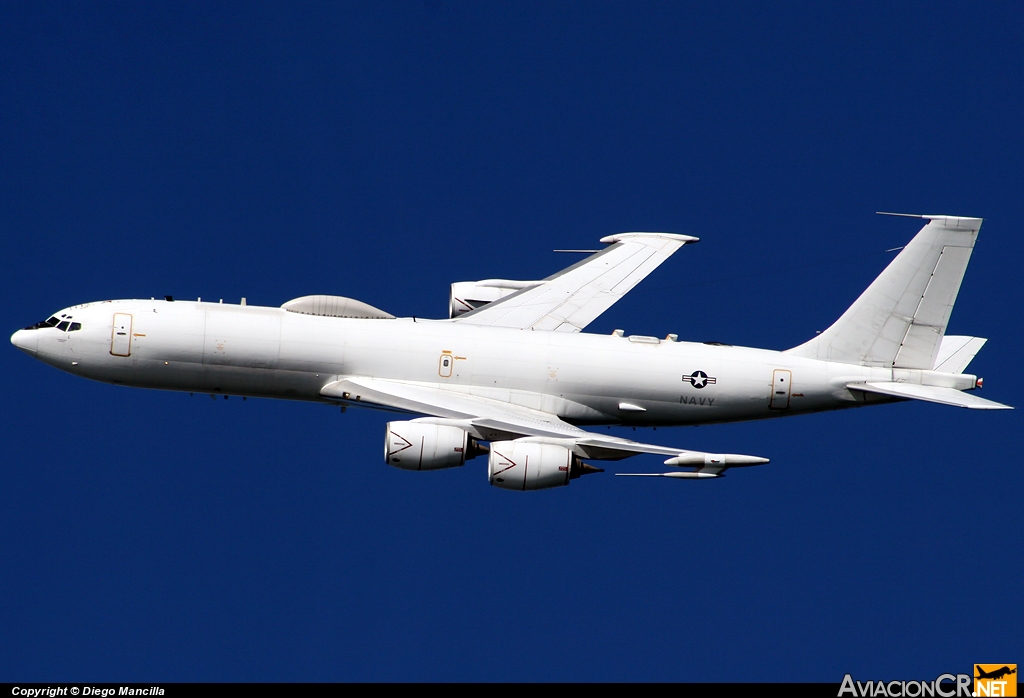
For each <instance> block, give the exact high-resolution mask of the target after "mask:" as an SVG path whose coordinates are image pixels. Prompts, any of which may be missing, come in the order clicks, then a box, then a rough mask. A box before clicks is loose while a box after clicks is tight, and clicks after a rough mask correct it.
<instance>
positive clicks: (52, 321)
mask: <svg viewBox="0 0 1024 698" xmlns="http://www.w3.org/2000/svg"><path fill="white" fill-rule="evenodd" d="M58 322H60V320H58V319H57V318H56V317H55V316H53V315H51V316H50V317H49V318H48V319H46V320H43V321H42V322H37V323H36V324H34V325H29V326H28V327H26V328H25V329H26V330H41V329H43V328H45V327H56V326H57V323H58Z"/></svg>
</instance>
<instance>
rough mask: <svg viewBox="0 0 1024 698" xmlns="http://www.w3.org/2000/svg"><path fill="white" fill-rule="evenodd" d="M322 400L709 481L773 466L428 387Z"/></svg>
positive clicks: (346, 385)
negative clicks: (645, 456)
mask: <svg viewBox="0 0 1024 698" xmlns="http://www.w3.org/2000/svg"><path fill="white" fill-rule="evenodd" d="M320 395H321V396H323V397H325V398H327V399H329V400H336V401H338V402H343V403H347V404H361V405H366V406H368V407H382V408H385V409H391V410H398V411H401V412H411V413H417V414H425V415H430V417H429V418H428V419H430V421H433V422H435V423H443V424H450V425H452V426H458V427H461V428H463V429H465V430H466V431H468V432H469V433H470V434H472V435H473V436H474V437H476V438H478V439H480V440H482V441H504V440H508V439H515V438H522V437H532V438H537V439H543V440H544V441H551V442H553V443H559V444H561V445H564V446H566V447H568V448H570V449H571V450H572V451H573V452H574V453H575V454H576V455H577V456H580V457H581V458H591V459H595V460H621V459H623V458H628V457H630V456H635V455H637V454H639V453H653V454H657V455H662V456H670V457H669V459H668V460H666V461H665V464H666V465H675V466H688V467H695V468H697V469H698V471H701V472H705V473H707V475H718V474H719V473H721V472H722V471H723V470H725V469H727V468H732V467H739V466H746V465H760V464H761V463H767V462H768V459H767V458H759V457H757V456H743V455H737V454H731V453H725V454H713V453H704V452H702V451H689V450H685V449H680V448H672V447H668V446H656V445H654V444H644V443H639V442H637V441H630V440H628V439H620V438H616V437H614V436H606V435H604V434H595V433H592V432H589V431H585V430H583V429H580V428H579V427H575V426H573V425H571V424H569V423H567V422H564V421H562V420H561V419H559V418H558V417H557V416H555V415H553V414H550V413H547V412H541V411H539V410H532V409H530V408H527V407H521V406H518V405H513V404H511V403H508V402H499V401H497V400H489V399H487V398H484V397H480V396H478V395H470V394H468V393H462V392H456V391H454V390H451V389H445V388H438V387H434V386H432V385H429V384H423V383H411V382H406V381H393V380H385V379H381V378H364V377H349V378H344V379H342V380H338V381H334V382H333V383H328V384H327V385H326V386H324V387H323V389H322V390H321V391H320ZM707 475H706V476H707Z"/></svg>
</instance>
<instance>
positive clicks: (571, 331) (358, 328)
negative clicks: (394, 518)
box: [11, 216, 1012, 490]
mask: <svg viewBox="0 0 1024 698" xmlns="http://www.w3.org/2000/svg"><path fill="white" fill-rule="evenodd" d="M916 217H919V218H924V219H927V221H928V222H927V224H926V225H925V226H924V227H923V228H922V229H921V231H920V232H919V233H918V234H917V235H916V236H915V237H914V239H913V240H912V241H911V242H910V243H909V244H908V245H907V246H906V247H905V248H904V249H903V251H902V252H900V253H899V255H898V256H897V257H896V258H895V259H894V260H893V261H892V263H890V264H889V266H888V267H886V269H885V270H884V271H883V272H882V273H881V275H880V276H879V277H878V278H877V279H875V281H874V282H873V283H872V284H871V285H870V286H869V287H868V289H867V290H866V291H864V293H863V294H861V296H860V298H858V299H857V301H856V302H855V303H854V304H853V305H852V306H850V308H849V309H848V310H847V311H846V312H845V313H843V315H842V317H840V318H839V320H837V321H836V322H835V324H833V325H832V326H831V327H829V328H828V329H827V330H825V331H824V332H822V333H820V334H818V335H817V336H816V337H814V338H813V339H811V340H810V341H808V342H805V343H804V344H801V345H800V346H797V347H794V348H792V349H788V350H786V351H781V352H780V351H769V350H765V349H749V348H744V347H735V346H729V345H725V344H719V343H704V344H701V343H693V342H681V341H678V340H677V338H676V336H675V335H669V336H668V337H667V338H666V339H658V338H657V337H644V336H635V335H634V336H625V335H624V334H623V332H622V331H621V330H616V331H615V332H613V333H612V334H611V336H599V335H593V334H583V333H581V330H583V329H584V328H585V327H586V326H587V325H588V324H590V323H591V322H592V321H593V320H594V319H595V318H597V317H598V316H599V315H600V314H601V313H603V312H604V311H605V310H607V309H608V308H609V307H611V306H612V305H613V304H614V303H615V302H616V301H617V300H619V299H620V298H622V297H623V296H624V295H625V294H626V293H627V292H629V290H630V289H632V288H633V287H634V286H635V285H636V284H637V283H639V282H640V281H641V280H642V279H643V278H644V277H645V276H647V275H648V274H649V273H650V272H651V271H653V270H654V269H655V268H656V267H658V265H660V264H661V263H662V262H664V261H665V260H666V259H667V258H668V257H669V256H670V255H672V254H673V253H674V252H676V250H678V249H679V248H681V247H682V246H683V245H686V244H689V243H694V242H697V240H698V239H697V238H695V237H690V236H687V235H675V234H671V233H622V234H618V235H611V236H608V237H605V238H603V239H602V240H601V242H602V243H606V244H607V245H608V247H607V248H606V249H603V250H601V251H600V252H597V253H596V254H593V255H591V256H589V257H587V258H585V259H583V260H582V261H580V262H578V263H577V264H574V265H572V266H570V267H569V268H567V269H564V270H562V271H560V272H559V273H557V274H555V275H553V276H550V277H548V278H546V279H543V280H541V281H510V280H503V279H490V280H486V281H476V282H463V283H456V284H453V285H452V293H451V312H450V317H449V318H448V319H444V320H424V319H421V318H415V317H414V318H396V317H394V316H392V315H390V314H388V313H386V312H383V311H381V310H378V309H376V308H373V307H371V306H369V305H366V304H365V303H361V302H359V301H356V300H353V299H350V298H343V297H340V296H305V297H303V298H297V299H295V300H292V301H289V302H287V303H285V304H284V305H283V306H281V307H280V308H270V307H257V306H247V305H246V304H245V299H242V304H241V305H233V304H224V303H222V302H221V303H204V302H201V301H196V302H191V301H175V300H173V299H172V298H171V297H166V299H165V300H154V299H150V300H116V301H102V302H95V303H86V304H84V305H76V306H72V307H70V308H65V309H64V310H61V311H59V312H57V313H55V314H54V315H53V316H51V317H50V318H49V319H47V320H45V321H43V322H40V323H38V324H36V325H33V326H31V327H28V328H26V329H23V330H19V331H18V332H16V333H15V334H14V335H13V336H12V337H11V342H12V343H13V344H14V345H15V346H16V347H18V348H19V349H21V350H22V351H24V352H26V353H28V354H30V355H32V356H34V357H36V358H38V359H39V360H41V361H44V362H45V363H48V364H50V365H52V366H56V367H57V368H59V369H61V370H63V371H67V372H69V373H73V374H75V375H79V376H84V377H86V378H92V379H94V380H98V381H104V382H107V383H114V384H117V385H126V386H133V387H138V388H159V389H163V390H180V391H189V392H203V393H209V394H210V395H212V396H214V397H216V396H217V395H224V396H225V398H226V397H227V396H228V395H240V396H251V397H272V398H284V399H289V400H312V401H318V402H326V403H334V404H340V405H342V406H343V407H344V406H351V405H359V406H366V407H375V408H381V409H387V410H392V411H397V412H404V413H412V414H420V415H426V416H425V417H420V418H415V419H409V420H406V421H392V422H390V423H388V425H387V429H386V436H385V460H386V462H387V463H388V465H392V466H395V467H398V468H402V469H406V470H437V469H441V468H452V467H458V466H461V465H463V464H464V463H465V462H466V460H468V459H470V458H473V457H475V456H476V455H479V454H483V453H486V454H488V478H489V480H490V483H491V484H492V485H494V486H496V487H501V488H504V489H509V490H538V489H545V488H549V487H559V486H562V485H567V484H568V483H569V481H570V480H572V479H575V478H577V477H579V476H580V475H583V474H587V473H591V472H597V471H599V469H598V468H595V467H593V466H590V465H588V464H586V463H584V462H583V460H582V459H588V460H620V459H623V458H627V457H629V456H633V455H636V454H639V453H652V454H659V455H663V456H667V457H668V458H667V460H665V464H666V465H668V466H674V469H672V470H670V471H668V472H663V473H621V474H633V475H646V476H659V477H670V478H692V479H703V478H715V477H720V476H721V475H722V474H723V473H724V472H725V471H726V470H728V469H729V468H735V467H743V466H752V465H760V464H762V463H767V462H768V459H767V458H761V457H757V456H747V455H737V454H731V453H725V454H716V453H703V452H699V451H689V450H685V449H681V448H672V447H667V446H658V445H653V444H645V443H638V442H635V441H630V440H627V439H622V438H617V437H613V436H610V435H604V434H597V433H593V432H588V431H585V430H583V429H582V428H580V427H581V425H609V424H611V425H626V426H674V425H690V424H705V423H713V422H731V421H737V420H747V419H762V418H767V417H782V416H787V415H793V414H799V413H805V412H820V411H823V410H835V409H842V408H847V407H861V406H864V405H874V404H880V403H887V402H893V401H897V400H906V399H912V400H925V401H928V402H938V403H941V404H945V405H955V406H958V407H966V408H969V409H1012V408H1010V407H1008V406H1006V405H1001V404H999V403H996V402H992V401H990V400H985V399H983V398H980V397H977V396H976V395H973V394H971V393H969V392H966V391H970V390H973V389H975V388H980V387H981V385H982V380H981V379H980V378H978V377H976V376H974V375H970V374H965V373H963V371H964V369H966V368H967V365H968V364H969V363H970V361H971V360H972V359H973V358H974V356H975V354H977V352H978V350H979V349H981V347H982V345H983V344H984V343H985V341H986V340H985V339H981V338H978V337H963V336H946V334H945V332H946V325H947V323H948V320H949V315H950V311H951V310H952V308H953V303H954V301H955V300H956V295H957V292H958V291H959V289H960V282H961V280H962V279H963V275H964V271H965V270H966V268H967V263H968V261H969V259H970V256H971V251H972V250H973V248H974V243H975V240H976V239H977V236H978V230H979V228H980V227H981V222H982V220H981V219H980V218H962V217H956V216H916ZM482 442H489V444H490V446H489V448H488V447H487V446H485V445H484V444H483V443H482Z"/></svg>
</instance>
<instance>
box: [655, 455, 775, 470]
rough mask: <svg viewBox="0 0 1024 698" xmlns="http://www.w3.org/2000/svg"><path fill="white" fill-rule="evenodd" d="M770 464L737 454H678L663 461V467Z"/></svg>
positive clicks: (734, 466) (737, 466) (720, 466)
mask: <svg viewBox="0 0 1024 698" xmlns="http://www.w3.org/2000/svg"><path fill="white" fill-rule="evenodd" d="M770 462H771V461H770V460H769V459H767V458H761V457H760V456H744V455H740V454H737V453H680V454H679V455H678V456H676V457H675V458H669V459H668V460H667V461H665V465H675V466H697V467H700V468H704V467H717V468H741V467H745V466H751V465H764V464H765V463H770Z"/></svg>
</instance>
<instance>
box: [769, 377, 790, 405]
mask: <svg viewBox="0 0 1024 698" xmlns="http://www.w3.org/2000/svg"><path fill="white" fill-rule="evenodd" d="M792 382H793V373H792V372H791V371H787V370H785V369H782V368H777V369H775V371H773V372H772V401H771V404H770V405H769V407H770V408H771V409H773V410H787V409H789V392H790V384H791V383H792Z"/></svg>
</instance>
